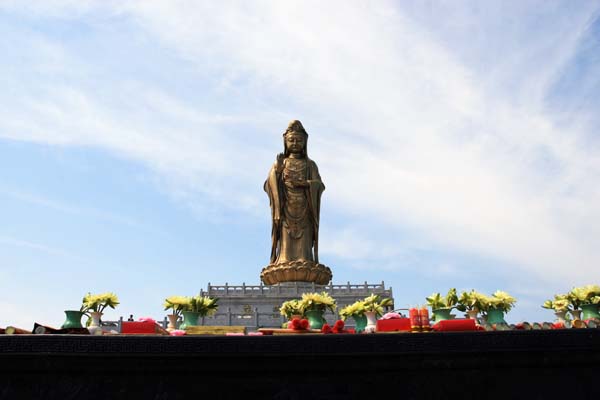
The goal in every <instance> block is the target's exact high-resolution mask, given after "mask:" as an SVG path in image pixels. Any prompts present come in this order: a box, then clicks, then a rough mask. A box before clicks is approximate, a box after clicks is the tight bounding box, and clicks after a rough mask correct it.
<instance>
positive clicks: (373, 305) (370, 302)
mask: <svg viewBox="0 0 600 400" xmlns="http://www.w3.org/2000/svg"><path fill="white" fill-rule="evenodd" d="M363 302H364V308H365V312H375V314H377V316H378V317H380V316H382V315H383V307H389V306H391V305H392V299H390V298H386V299H382V298H381V296H379V295H376V294H371V295H370V296H369V297H366V298H365V299H364V300H363Z"/></svg>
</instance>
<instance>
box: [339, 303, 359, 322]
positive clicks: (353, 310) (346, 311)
mask: <svg viewBox="0 0 600 400" xmlns="http://www.w3.org/2000/svg"><path fill="white" fill-rule="evenodd" d="M361 315H365V302H364V300H358V301H355V302H354V303H352V304H350V305H348V306H346V307H344V308H342V309H341V310H340V318H341V319H342V321H345V320H346V319H348V318H350V317H354V316H361Z"/></svg>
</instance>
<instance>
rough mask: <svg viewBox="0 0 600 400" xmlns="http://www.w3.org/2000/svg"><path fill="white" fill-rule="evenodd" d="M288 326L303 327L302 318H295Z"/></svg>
mask: <svg viewBox="0 0 600 400" xmlns="http://www.w3.org/2000/svg"><path fill="white" fill-rule="evenodd" d="M288 328H289V329H294V330H298V329H302V322H301V321H300V318H294V319H293V320H292V322H290V323H289V324H288Z"/></svg>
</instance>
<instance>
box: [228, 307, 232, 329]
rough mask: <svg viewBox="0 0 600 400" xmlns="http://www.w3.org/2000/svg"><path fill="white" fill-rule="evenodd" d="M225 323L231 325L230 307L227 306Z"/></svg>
mask: <svg viewBox="0 0 600 400" xmlns="http://www.w3.org/2000/svg"><path fill="white" fill-rule="evenodd" d="M227 325H229V326H231V307H227Z"/></svg>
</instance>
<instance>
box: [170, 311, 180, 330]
mask: <svg viewBox="0 0 600 400" xmlns="http://www.w3.org/2000/svg"><path fill="white" fill-rule="evenodd" d="M167 318H169V325H167V331H169V332H172V331H174V330H176V329H177V320H178V319H179V315H177V314H168V315H167Z"/></svg>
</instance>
